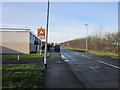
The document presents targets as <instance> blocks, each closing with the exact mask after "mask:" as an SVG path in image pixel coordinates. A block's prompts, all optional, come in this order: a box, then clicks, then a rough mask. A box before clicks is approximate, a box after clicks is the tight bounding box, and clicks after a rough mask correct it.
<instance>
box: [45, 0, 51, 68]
mask: <svg viewBox="0 0 120 90" xmlns="http://www.w3.org/2000/svg"><path fill="white" fill-rule="evenodd" d="M49 5H50V1H49V0H48V7H47V24H46V34H45V54H44V67H45V68H46V67H47V42H48V24H49Z"/></svg>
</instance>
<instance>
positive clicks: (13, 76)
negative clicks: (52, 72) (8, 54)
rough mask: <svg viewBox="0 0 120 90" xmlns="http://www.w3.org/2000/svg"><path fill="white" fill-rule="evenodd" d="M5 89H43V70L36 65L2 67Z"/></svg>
mask: <svg viewBox="0 0 120 90" xmlns="http://www.w3.org/2000/svg"><path fill="white" fill-rule="evenodd" d="M2 79H3V80H2V85H3V88H42V87H43V69H41V67H40V66H38V65H35V64H7V65H2Z"/></svg>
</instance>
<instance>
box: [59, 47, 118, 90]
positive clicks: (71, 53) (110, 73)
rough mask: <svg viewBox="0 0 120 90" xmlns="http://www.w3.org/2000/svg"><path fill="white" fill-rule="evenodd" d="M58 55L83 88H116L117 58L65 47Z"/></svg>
mask: <svg viewBox="0 0 120 90" xmlns="http://www.w3.org/2000/svg"><path fill="white" fill-rule="evenodd" d="M60 55H61V57H62V58H63V60H64V61H65V62H66V63H68V65H69V66H70V68H71V70H72V71H73V73H74V74H75V75H76V76H77V78H78V79H79V80H80V82H82V83H83V86H84V87H85V88H118V70H120V67H119V65H118V59H113V58H110V57H106V56H99V55H95V54H90V53H86V52H83V51H76V50H70V49H65V48H61V52H60Z"/></svg>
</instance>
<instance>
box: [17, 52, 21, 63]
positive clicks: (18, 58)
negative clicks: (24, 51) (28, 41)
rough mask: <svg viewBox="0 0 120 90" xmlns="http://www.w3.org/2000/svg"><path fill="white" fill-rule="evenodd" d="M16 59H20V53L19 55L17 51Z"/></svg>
mask: <svg viewBox="0 0 120 90" xmlns="http://www.w3.org/2000/svg"><path fill="white" fill-rule="evenodd" d="M17 60H18V61H19V60H20V55H19V53H18V55H17Z"/></svg>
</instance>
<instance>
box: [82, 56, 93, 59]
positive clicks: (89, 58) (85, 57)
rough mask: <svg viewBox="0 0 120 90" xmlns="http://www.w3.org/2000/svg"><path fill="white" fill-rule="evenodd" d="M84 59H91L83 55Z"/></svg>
mask: <svg viewBox="0 0 120 90" xmlns="http://www.w3.org/2000/svg"><path fill="white" fill-rule="evenodd" d="M82 56H83V57H85V58H87V59H91V58H90V57H87V56H85V55H82Z"/></svg>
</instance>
